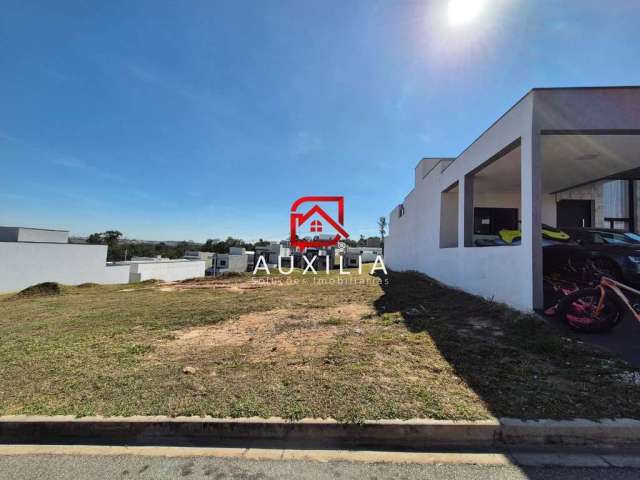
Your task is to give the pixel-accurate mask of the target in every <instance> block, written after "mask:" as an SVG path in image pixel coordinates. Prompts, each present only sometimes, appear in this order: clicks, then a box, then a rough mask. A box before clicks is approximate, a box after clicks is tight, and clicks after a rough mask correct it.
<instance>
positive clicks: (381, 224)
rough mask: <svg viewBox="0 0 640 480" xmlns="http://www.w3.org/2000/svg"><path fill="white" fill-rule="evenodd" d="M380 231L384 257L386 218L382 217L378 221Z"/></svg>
mask: <svg viewBox="0 0 640 480" xmlns="http://www.w3.org/2000/svg"><path fill="white" fill-rule="evenodd" d="M378 231H379V232H380V246H381V247H382V254H383V255H384V234H385V233H387V218H386V217H380V218H379V219H378Z"/></svg>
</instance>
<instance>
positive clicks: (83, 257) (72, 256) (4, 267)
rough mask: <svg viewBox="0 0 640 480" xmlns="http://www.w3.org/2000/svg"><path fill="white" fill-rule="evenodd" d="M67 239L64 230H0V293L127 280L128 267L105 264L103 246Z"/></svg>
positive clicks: (67, 236) (104, 248) (105, 247)
mask: <svg viewBox="0 0 640 480" xmlns="http://www.w3.org/2000/svg"><path fill="white" fill-rule="evenodd" d="M68 239H69V232H67V231H65V230H45V229H40V228H24V227H0V270H1V272H2V273H1V274H0V292H12V291H18V290H22V289H23V288H26V287H28V286H31V285H34V284H37V283H42V282H58V283H63V284H67V285H79V284H81V283H89V282H93V283H127V282H128V281H129V267H127V266H119V265H114V266H112V265H107V264H106V259H107V246H106V245H87V244H74V243H68Z"/></svg>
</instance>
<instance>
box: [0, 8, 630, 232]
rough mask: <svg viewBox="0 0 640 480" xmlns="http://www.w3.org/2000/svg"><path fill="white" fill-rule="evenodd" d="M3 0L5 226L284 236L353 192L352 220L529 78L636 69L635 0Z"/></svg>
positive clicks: (451, 150) (466, 138)
mask: <svg viewBox="0 0 640 480" xmlns="http://www.w3.org/2000/svg"><path fill="white" fill-rule="evenodd" d="M447 4H448V1H446V0H442V1H427V0H423V1H412V2H404V1H391V0H387V1H375V0H365V1H356V0H347V1H345V0H339V1H333V0H323V1H311V0H309V1H304V0H303V1H300V0H294V1H271V0H260V1H258V0H255V1H228V2H227V1H225V2H219V1H186V0H185V1H179V2H178V1H172V2H163V1H158V0H153V1H122V2H119V1H109V2H103V1H63V0H59V1H55V2H51V1H34V0H32V1H24V0H20V1H15V2H14V1H10V0H3V2H2V14H1V15H0V72H2V74H1V75H0V166H1V170H0V171H1V174H0V225H1V224H4V225H24V226H36V227H51V228H64V229H70V230H71V231H72V232H73V233H76V234H88V233H91V232H94V231H103V230H106V229H112V228H117V229H119V230H121V231H123V232H124V233H125V235H126V236H128V237H132V238H145V239H165V240H168V239H172V240H173V239H176V240H177V239H193V240H204V239H206V238H215V237H226V236H228V235H232V236H236V237H242V238H245V239H247V240H254V239H257V238H259V237H262V238H271V239H278V238H284V237H286V235H287V228H288V213H289V207H290V205H291V203H292V202H293V201H294V200H295V199H296V198H298V197H300V196H303V195H344V197H345V219H346V228H347V230H348V231H349V232H350V233H351V235H352V237H356V238H357V236H358V235H359V234H360V233H363V234H365V235H374V234H375V232H376V225H375V223H376V219H377V218H378V217H379V216H380V215H385V214H387V213H388V212H389V210H390V209H391V208H393V207H394V206H395V205H396V204H398V203H399V202H401V201H402V199H403V198H404V195H405V194H406V193H407V192H408V191H409V190H410V189H411V187H412V183H413V168H414V166H415V164H416V163H417V162H418V160H419V159H420V158H421V157H424V156H440V155H442V156H455V155H457V154H459V153H460V152H461V151H462V150H463V149H464V148H465V147H466V146H467V145H468V144H469V143H471V142H472V141H473V140H474V139H475V138H476V137H477V136H478V135H479V134H480V133H481V132H482V131H483V130H484V129H485V128H486V127H488V126H489V125H490V124H491V123H492V122H493V121H494V120H495V119H496V118H497V117H498V116H500V115H501V114H502V113H503V112H504V111H505V110H506V109H508V108H509V107H510V106H511V105H512V104H513V103H515V102H516V101H517V100H518V99H519V98H520V97H521V96H522V95H523V94H524V93H526V92H527V91H528V90H529V89H530V88H532V87H536V86H546V87H549V86H581V85H621V84H640V62H638V58H640V28H638V18H639V17H640V2H636V1H632V0H617V1H616V0H611V1H607V2H602V1H589V0H574V1H560V0H557V1H550V0H535V1H534V0H531V1H525V0H493V1H490V2H487V3H486V7H485V8H484V9H483V10H482V11H480V13H479V14H478V16H477V17H476V18H475V19H473V20H471V21H469V22H468V23H466V24H463V25H454V24H452V23H451V21H450V18H449V17H448V5H447Z"/></svg>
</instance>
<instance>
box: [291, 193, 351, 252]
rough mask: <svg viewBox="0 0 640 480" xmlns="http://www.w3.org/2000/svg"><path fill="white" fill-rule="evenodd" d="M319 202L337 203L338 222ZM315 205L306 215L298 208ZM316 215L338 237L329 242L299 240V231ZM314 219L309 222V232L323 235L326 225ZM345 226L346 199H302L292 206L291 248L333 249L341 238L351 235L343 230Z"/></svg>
mask: <svg viewBox="0 0 640 480" xmlns="http://www.w3.org/2000/svg"><path fill="white" fill-rule="evenodd" d="M318 202H335V203H336V204H337V207H338V220H337V221H336V220H335V219H333V218H332V217H331V215H329V214H328V213H327V212H326V211H325V210H324V209H323V208H321V207H320V206H319V205H318V204H317V203H318ZM307 203H310V204H313V206H312V207H311V208H310V209H309V210H307V212H306V213H301V212H299V211H298V208H299V207H300V206H302V205H303V204H307ZM314 215H317V217H320V218H322V219H323V220H324V222H325V223H326V224H328V225H330V226H331V227H333V228H334V229H335V231H336V232H337V233H336V235H335V236H334V237H333V238H332V239H329V240H300V239H299V238H298V229H299V228H300V227H303V226H304V225H305V223H306V222H307V221H308V220H309V219H311V217H313V216H314ZM317 217H316V218H313V219H311V221H310V222H309V231H311V232H314V233H321V232H322V231H323V227H324V224H323V222H322V220H320V219H318V218H317ZM343 225H344V197H301V198H299V199H298V200H296V201H295V202H293V205H291V216H290V227H291V246H292V247H295V248H299V249H304V248H307V247H331V246H333V245H335V244H337V243H338V241H339V240H340V238H348V237H349V234H348V233H347V232H346V230H345V229H344V228H343Z"/></svg>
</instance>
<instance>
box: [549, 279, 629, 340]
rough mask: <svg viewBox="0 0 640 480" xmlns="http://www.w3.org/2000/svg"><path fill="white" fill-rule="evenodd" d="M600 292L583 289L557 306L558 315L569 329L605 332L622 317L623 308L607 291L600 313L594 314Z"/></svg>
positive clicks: (570, 295) (596, 289)
mask: <svg viewBox="0 0 640 480" xmlns="http://www.w3.org/2000/svg"><path fill="white" fill-rule="evenodd" d="M601 294H602V291H601V290H600V289H599V288H584V289H582V290H578V291H575V292H573V293H571V294H569V295H567V296H566V297H564V298H563V299H562V300H560V302H559V304H558V315H560V318H563V319H564V320H565V321H566V322H567V324H568V325H569V327H571V328H572V329H573V330H576V331H579V332H588V333H598V332H605V331H607V330H609V329H611V328H613V327H615V326H616V325H617V324H618V323H620V322H621V321H622V319H623V317H624V306H623V305H622V304H621V303H620V302H619V301H618V300H617V299H616V298H615V297H614V296H613V295H612V294H611V293H609V292H607V290H605V293H604V295H605V298H604V303H603V305H602V308H601V309H600V312H599V313H598V314H596V309H597V306H598V302H599V301H600V295H601Z"/></svg>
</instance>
